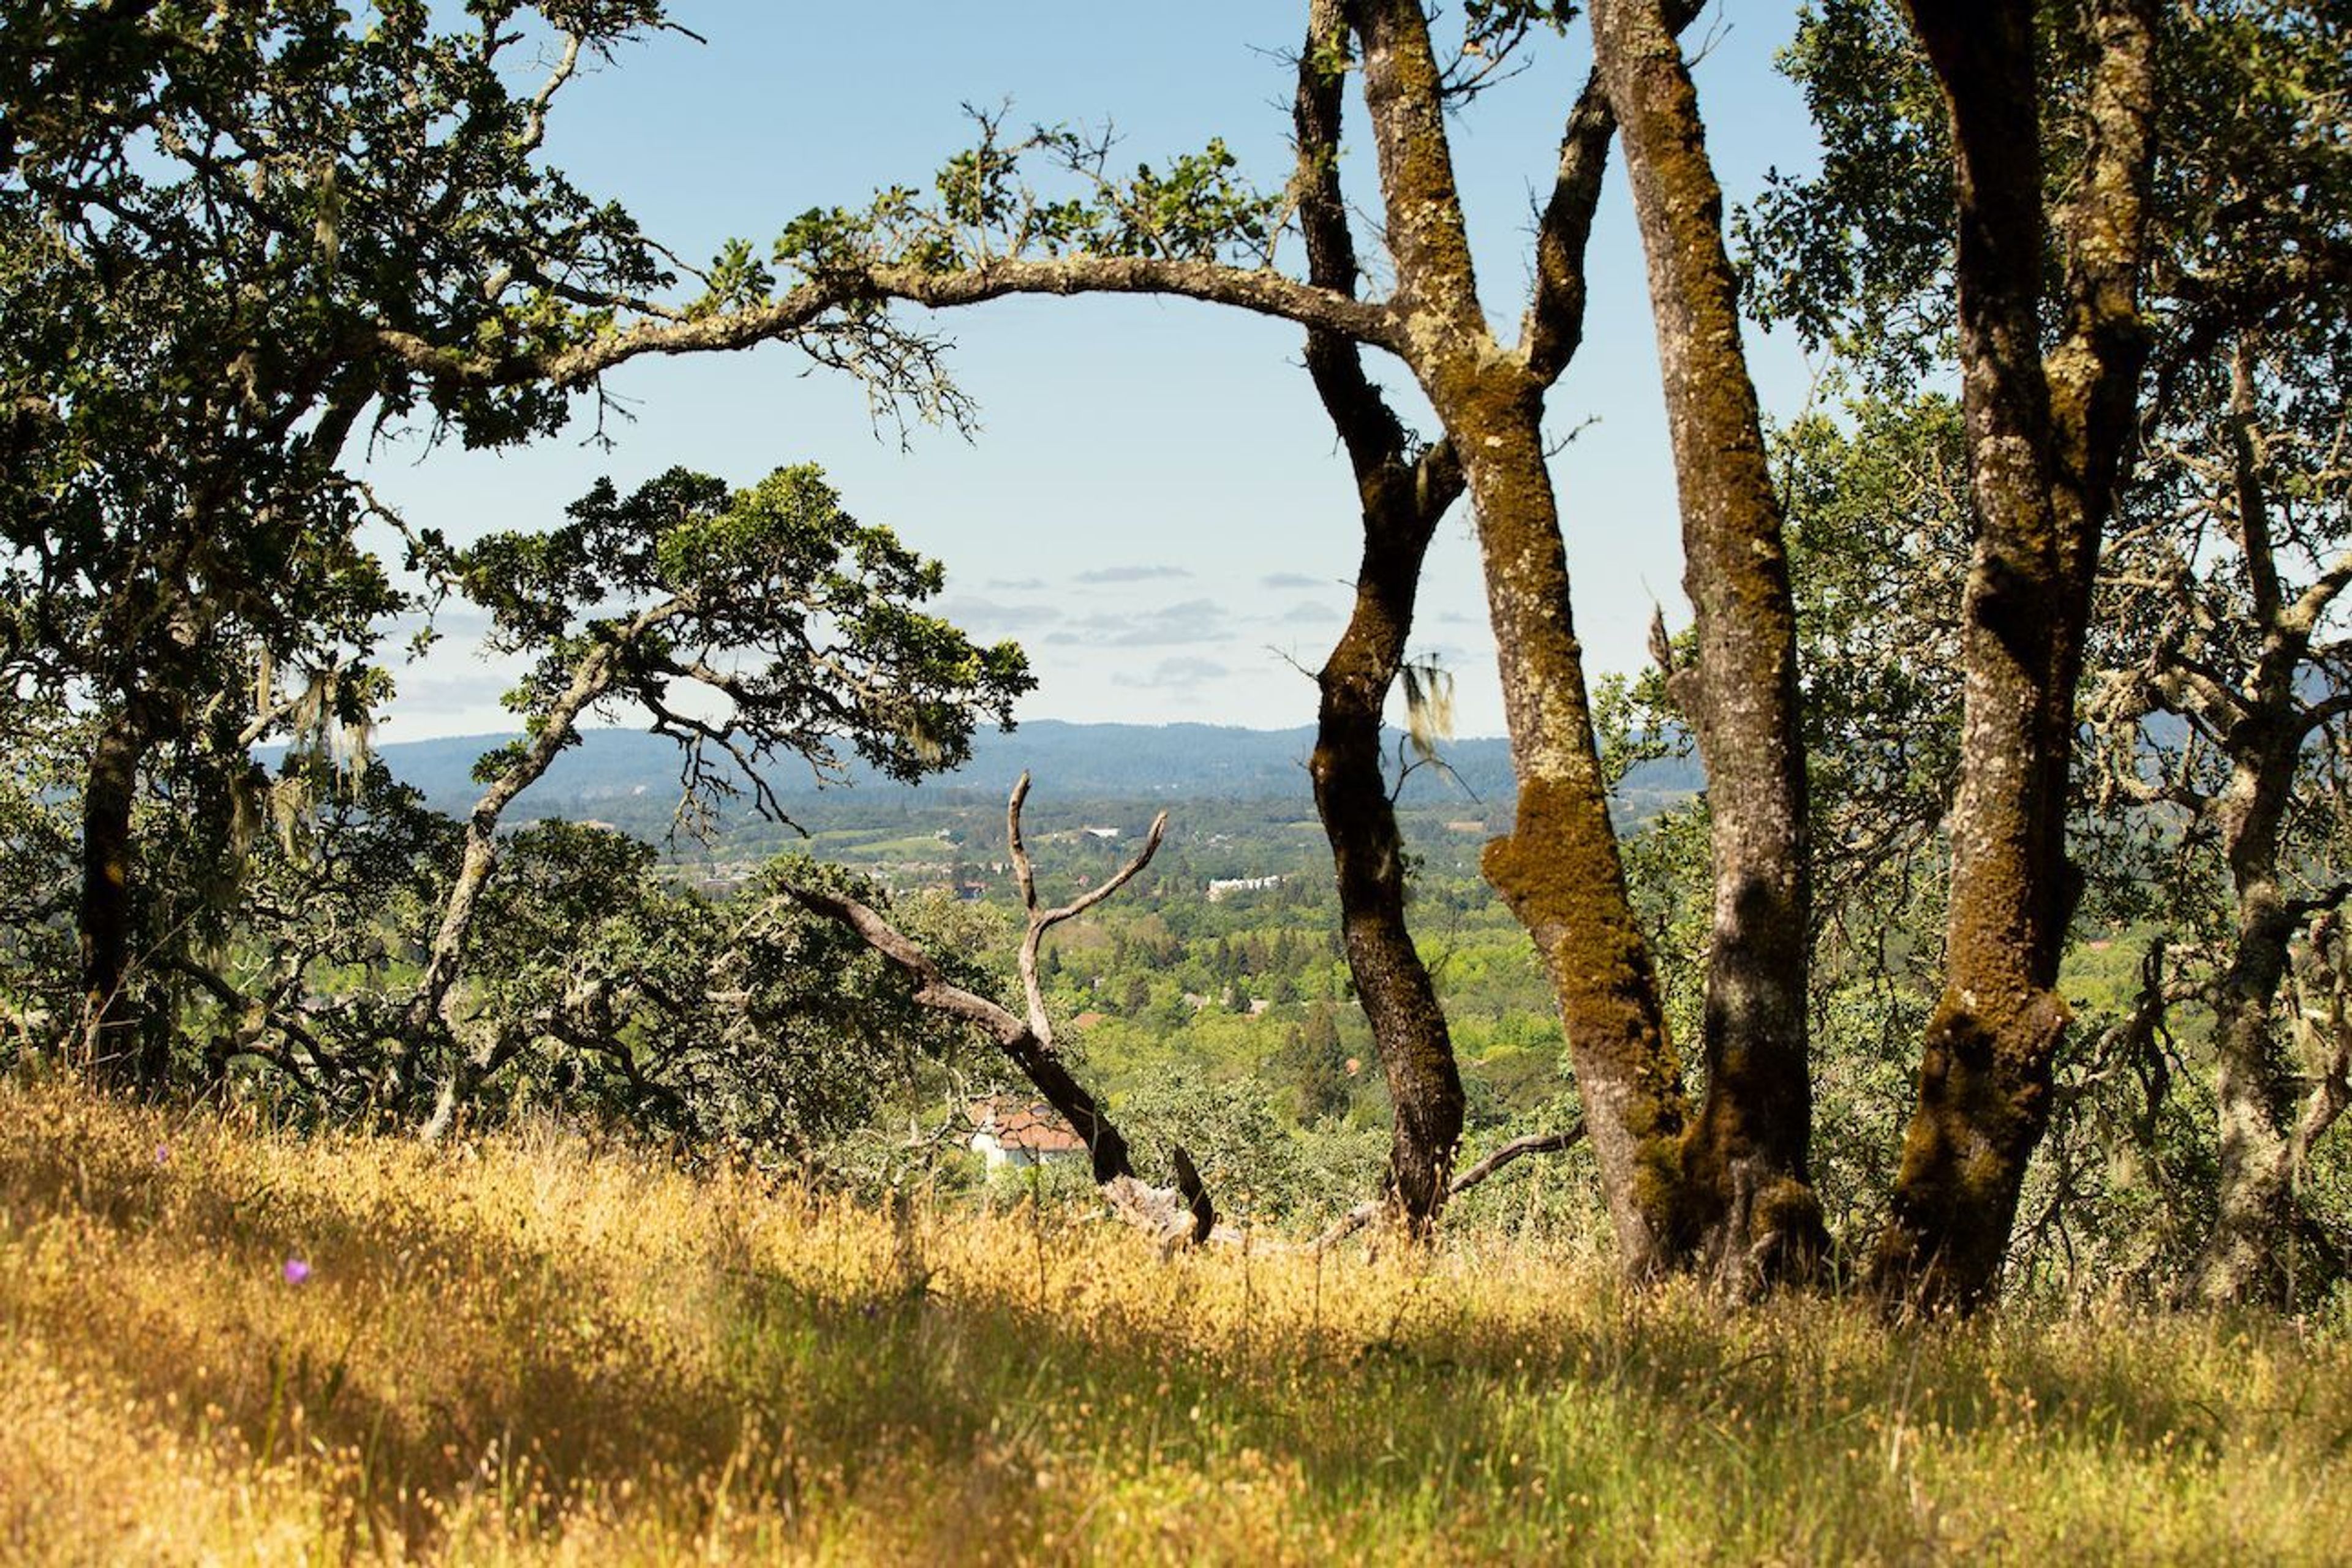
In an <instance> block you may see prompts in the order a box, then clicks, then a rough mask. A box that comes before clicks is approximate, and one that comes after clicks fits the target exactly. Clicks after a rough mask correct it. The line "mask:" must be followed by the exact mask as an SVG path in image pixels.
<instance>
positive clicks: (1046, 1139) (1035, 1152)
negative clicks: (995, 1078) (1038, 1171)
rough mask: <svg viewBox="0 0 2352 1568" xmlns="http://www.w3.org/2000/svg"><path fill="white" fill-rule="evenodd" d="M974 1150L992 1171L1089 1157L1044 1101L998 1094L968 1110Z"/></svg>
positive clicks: (979, 1101)
mask: <svg viewBox="0 0 2352 1568" xmlns="http://www.w3.org/2000/svg"><path fill="white" fill-rule="evenodd" d="M965 1113H966V1114H967V1115H969V1116H970V1117H971V1123H972V1134H971V1147H972V1148H973V1150H974V1151H975V1152H978V1153H979V1154H980V1155H981V1156H982V1158H984V1159H985V1160H987V1162H988V1168H989V1169H990V1170H992V1171H994V1170H998V1169H1003V1168H1012V1169H1020V1168H1022V1167H1024V1166H1029V1165H1053V1164H1060V1163H1063V1162H1065V1161H1076V1160H1082V1159H1084V1158H1086V1152H1087V1145H1086V1142H1085V1140H1083V1139H1081V1138H1080V1137H1079V1136H1078V1135H1077V1133H1076V1131H1073V1130H1072V1128H1071V1126H1070V1124H1069V1123H1068V1122H1066V1121H1063V1120H1062V1118H1061V1116H1060V1114H1059V1113H1058V1112H1056V1111H1055V1110H1054V1108H1053V1107H1052V1106H1050V1105H1048V1104H1046V1103H1045V1101H1044V1100H1020V1099H1016V1098H1014V1097H1013V1096H1011V1095H998V1096H996V1097H995V1098H993V1099H991V1100H974V1101H973V1102H972V1103H971V1105H969V1106H967V1107H965Z"/></svg>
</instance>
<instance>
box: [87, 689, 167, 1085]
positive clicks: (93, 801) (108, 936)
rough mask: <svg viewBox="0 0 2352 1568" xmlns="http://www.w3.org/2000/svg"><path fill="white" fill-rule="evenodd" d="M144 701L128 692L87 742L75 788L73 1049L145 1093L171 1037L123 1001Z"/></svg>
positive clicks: (161, 1070) (161, 1079) (160, 1070)
mask: <svg viewBox="0 0 2352 1568" xmlns="http://www.w3.org/2000/svg"><path fill="white" fill-rule="evenodd" d="M152 741H153V735H152V727H151V725H150V724H149V722H148V718H147V710H146V704H145V703H144V702H143V701H142V700H141V699H140V698H139V697H138V696H137V695H136V694H133V695H132V696H131V697H130V698H129V699H128V700H126V701H125V702H124V703H123V705H122V709H121V713H120V714H119V715H118V716H117V717H116V719H115V720H114V721H113V722H112V723H110V724H109V725H107V726H106V728H105V729H103V730H101V731H100V732H99V737H98V741H97V743H96V744H95V745H93V746H92V747H91V748H90V755H89V773H88V776H87V778H86V780H85V782H84V784H83V788H82V816H81V825H82V837H81V903H80V906H79V914H78V925H79V947H80V956H81V984H82V1018H81V1047H80V1050H81V1056H82V1059H83V1060H84V1061H85V1062H86V1063H87V1064H88V1065H89V1068H90V1069H91V1070H92V1071H94V1072H95V1073H97V1074H98V1075H99V1076H100V1077H101V1078H104V1079H110V1080H111V1081H113V1082H115V1083H117V1084H119V1085H121V1086H123V1087H126V1088H134V1089H143V1090H146V1091H148V1092H150V1093H152V1092H154V1091H156V1090H158V1089H162V1088H163V1086H164V1085H165V1083H166V1082H167V1081H168V1080H169V1079H170V1076H171V1065H172V1064H171V1043H170V1037H169V1036H168V1034H166V1033H165V1032H163V1031H161V1030H157V1029H152V1028H142V1026H141V1024H142V1019H141V1018H140V1016H139V1013H138V1009H136V1008H135V1007H134V1006H133V1005H131V995H130V985H131V942H132V927H133V923H134V921H133V915H132V909H131V852H132V840H131V810H132V806H133V804H134V803H135V801H136V800H137V798H138V790H139V767H140V764H141V763H142V761H143V760H144V759H145V757H146V754H147V750H148V748H149V746H150V745H151V744H152Z"/></svg>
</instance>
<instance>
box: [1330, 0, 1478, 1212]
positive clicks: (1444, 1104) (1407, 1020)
mask: <svg viewBox="0 0 2352 1568" xmlns="http://www.w3.org/2000/svg"><path fill="white" fill-rule="evenodd" d="M1338 26H1339V16H1338V6H1337V5H1336V4H1335V3H1333V0H1321V3H1319V4H1318V5H1315V6H1313V7H1311V8H1310V15H1309V19H1308V27H1307V47H1305V49H1304V50H1302V52H1301V56H1300V61H1299V71H1298V96H1297V105H1296V110H1295V113H1294V122H1295V126H1296V129H1297V141H1298V158H1299V163H1298V173H1297V177H1296V180H1295V182H1294V184H1293V190H1294V192H1295V193H1296V194H1297V198H1298V203H1299V213H1300V221H1301V226H1302V228H1303V229H1304V231H1305V235H1306V239H1307V271H1308V276H1309V277H1310V278H1311V279H1313V281H1314V282H1315V283H1317V284H1318V286H1320V287H1323V288H1327V289H1335V290H1337V291H1339V292H1342V293H1346V294H1350V295H1352V294H1353V293H1354V292H1355V291H1356V288H1357V284H1358V281H1359V277H1360V269H1359V268H1358V265H1357V258H1356V252H1355V243H1354V240H1353V238H1352V237H1351V236H1350V235H1349V229H1348V214H1347V208H1346V205H1345V203H1344V202H1343V201H1342V199H1341V196H1340V192H1339V165H1338V155H1339V123H1340V86H1341V82H1342V78H1341V77H1340V75H1339V73H1338V72H1337V71H1336V70H1334V69H1331V68H1328V66H1329V62H1328V60H1327V59H1324V58H1320V57H1319V56H1318V41H1320V40H1324V39H1328V37H1330V36H1331V35H1332V33H1333V31H1334V29H1335V28H1337V27H1338ZM1307 371H1308V374H1310V375H1312V377H1313V378H1314V382H1315V390H1316V393H1317V395H1318V396H1319V397H1320V398H1321V399H1322V402H1323V407H1324V411H1325V412H1326V413H1327V414H1328V416H1330V420H1331V424H1332V427H1333V428H1334V429H1335V430H1336V431H1337V432H1338V433H1339V438H1340V443H1341V445H1342V446H1343V447H1346V449H1347V453H1348V459H1349V466H1350V468H1351V469H1352V470H1353V472H1354V475H1355V479H1356V492H1357V500H1358V501H1359V504H1360V507H1361V510H1362V516H1363V531H1364V548H1363V558H1362V562H1361V564H1360V568H1359V570H1358V572H1357V575H1356V600H1355V606H1354V609H1353V611H1352V612H1351V614H1350V615H1349V619H1348V625H1347V627H1346V629H1345V630H1344V631H1343V632H1342V633H1341V634H1340V637H1339V642H1338V643H1337V644H1336V645H1335V646H1334V647H1332V650H1331V656H1330V658H1328V659H1327V660H1326V661H1325V662H1324V665H1323V668H1322V670H1321V671H1320V672H1319V674H1318V677H1317V686H1318V690H1319V693H1320V701H1319V704H1318V710H1317V728H1316V736H1315V754H1314V758H1313V761H1312V763H1311V764H1310V773H1311V774H1312V777H1313V779H1314V784H1315V806H1316V810H1317V812H1318V814H1319V815H1320V816H1321V817H1322V820H1323V831H1324V835H1325V837H1327V838H1328V840H1329V841H1330V845H1331V861H1332V867H1333V869H1334V871H1335V873H1336V875H1337V878H1338V882H1339V922H1340V931H1341V936H1342V939H1343V942H1344V947H1345V951H1346V953H1347V959H1348V970H1349V973H1350V974H1351V975H1352V976H1353V977H1354V979H1355V983H1356V995H1357V998H1358V1000H1359V1001H1360V1003H1361V1004H1362V1005H1363V1009H1364V1017H1365V1020H1366V1021H1367V1022H1368V1023H1369V1024H1370V1026H1371V1031H1372V1039H1373V1042H1374V1044H1375V1045H1376V1046H1377V1047H1378V1049H1379V1052H1380V1059H1381V1072H1382V1075H1383V1077H1384V1078H1385V1079H1386V1081H1387V1085H1388V1091H1389V1102H1390V1105H1391V1108H1392V1110H1393V1113H1394V1120H1393V1122H1392V1124H1391V1134H1390V1145H1389V1165H1388V1176H1387V1180H1386V1184H1385V1198H1386V1202H1387V1204H1388V1206H1389V1207H1390V1208H1391V1211H1392V1212H1393V1213H1394V1215H1396V1217H1397V1218H1398V1219H1399V1220H1400V1221H1402V1225H1403V1226H1404V1228H1405V1230H1406V1231H1407V1233H1408V1234H1411V1235H1413V1236H1415V1237H1423V1236H1426V1235H1427V1234H1428V1232H1429V1229H1430V1227H1431V1226H1432V1225H1433V1222H1434V1221H1435V1220H1436V1217H1437V1214H1438V1211H1439V1209H1440V1208H1441V1207H1442V1206H1443V1205H1444V1202H1445V1197H1446V1192H1447V1185H1448V1181H1449V1178H1450V1176H1451V1174H1452V1171H1453V1164H1454V1149H1455V1146H1456V1145H1457V1143H1458V1142H1460V1140H1461V1137H1462V1120H1463V1093H1462V1075H1461V1071H1460V1068H1458V1066H1457V1065H1456V1063H1455V1061H1454V1042H1453V1038H1452V1036H1451V1035H1450V1033H1449V1032H1448V1030H1447V1028H1446V1023H1445V1012H1444V1008H1443V1007H1442V1006H1441V1005H1439V1003H1438V1000H1437V989H1436V986H1435V984H1433V982H1432V980H1431V978H1430V973H1429V969H1428V966H1427V965H1425V964H1424V963H1423V962H1422V959H1421V952H1420V950H1419V949H1418V948H1417V947H1416V946H1415V945H1414V943H1413V940H1412V930H1411V928H1410V926H1409V925H1408V924H1407V923H1406V920H1405V883H1404V836H1403V834H1402V831H1401V830H1400V829H1399V827H1398V826H1397V818H1396V811H1395V809H1394V807H1393V805H1392V804H1391V798H1390V795H1389V785H1388V779H1387V775H1386V773H1385V771H1384V768H1383V761H1384V758H1383V754H1382V748H1381V721H1382V716H1383V713H1384V710H1385V709H1386V707H1387V703H1388V697H1389V693H1390V691H1391V689H1393V688H1394V686H1395V684H1396V679H1397V674H1398V672H1399V670H1401V669H1402V668H1403V665H1404V658H1405V652H1406V641H1407V639H1408V638H1409V637H1411V636H1412V618H1413V608H1414V603H1415V600H1416V598H1417V597H1418V595H1419V593H1420V588H1421V569H1422V563H1423V560H1424V558H1425V557H1426V556H1427V555H1428V552H1429V544H1430V541H1431V539H1432V538H1433V537H1434V535H1435V534H1436V531H1437V523H1438V520H1439V519H1440V518H1442V517H1444V514H1445V512H1446V510H1447V509H1448V508H1450V507H1451V506H1452V505H1453V504H1454V501H1455V500H1458V499H1459V498H1460V496H1461V494H1462V489H1463V479H1462V470H1461V467H1460V465H1458V464H1457V463H1455V462H1454V460H1453V455H1452V448H1451V447H1449V446H1448V445H1446V444H1445V443H1443V442H1440V443H1439V444H1438V445H1436V446H1434V447H1429V448H1427V449H1426V450H1424V451H1423V453H1422V455H1421V456H1420V457H1419V458H1414V457H1413V456H1412V454H1411V451H1410V448H1409V443H1408V439H1407V437H1406V433H1405V429H1404V426H1403V425H1402V423H1401V422H1400V421H1399V420H1398V419H1397V417H1396V415H1395V413H1394V411H1393V410H1391V407H1390V406H1389V404H1388V401H1387V399H1386V398H1384V397H1383V396H1382V395H1381V392H1380V389H1379V387H1378V386H1376V385H1375V384H1373V383H1372V381H1371V378H1370V376H1368V375H1366V374H1365V373H1364V367H1363V358H1362V354H1361V353H1360V350H1359V349H1358V347H1357V346H1356V344H1355V343H1354V342H1350V341H1349V340H1348V339H1346V338H1343V337H1340V336H1339V335H1338V334H1336V333H1333V332H1328V331H1314V332H1310V333H1308V335H1307Z"/></svg>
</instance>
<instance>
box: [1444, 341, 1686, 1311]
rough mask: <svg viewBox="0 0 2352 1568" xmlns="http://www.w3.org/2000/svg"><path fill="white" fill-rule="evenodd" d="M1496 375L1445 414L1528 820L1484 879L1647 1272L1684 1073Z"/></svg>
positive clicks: (1555, 525) (1621, 1221)
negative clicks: (1538, 960)
mask: <svg viewBox="0 0 2352 1568" xmlns="http://www.w3.org/2000/svg"><path fill="white" fill-rule="evenodd" d="M1496 380H1497V382H1498V383H1499V384H1488V385H1486V386H1481V387H1478V388H1475V389H1474V390H1473V391H1471V392H1470V393H1468V394H1467V395H1460V394H1457V395H1456V396H1460V397H1462V401H1461V402H1456V403H1454V406H1452V407H1450V408H1449V407H1447V406H1445V405H1440V409H1439V412H1440V413H1441V414H1442V415H1444V416H1445V418H1446V424H1447V426H1448V428H1450V429H1454V430H1458V431H1465V432H1476V433H1477V434H1476V435H1475V437H1472V444H1471V445H1470V446H1467V447H1465V448H1464V451H1463V460H1464V468H1465V470H1466V472H1467V474H1468V476H1469V480H1470V493H1471V498H1472V500H1473V501H1474V502H1475V505H1476V507H1477V510H1478V535H1479V542H1480V544H1481V546H1482V548H1483V549H1484V552H1485V554H1486V602H1487V611H1488V616H1489V617H1490V619H1491V620H1492V622H1493V625H1494V630H1495V642H1496V662H1497V664H1498V665H1499V667H1500V670H1501V674H1502V680H1503V700H1504V710H1505V714H1506V716H1507V722H1508V724H1509V728H1510V734H1511V755H1512V761H1513V763H1514V765H1515V767H1516V769H1517V773H1518V787H1519V796H1518V810H1517V818H1516V820H1515V821H1514V823H1513V826H1512V829H1511V833H1510V835H1509V836H1508V837H1504V838H1498V839H1496V840H1495V841H1494V842H1493V843H1491V844H1489V845H1487V847H1486V857H1485V869H1486V879H1487V880H1488V881H1489V882H1491V883H1493V884H1494V886H1495V889H1496V891H1497V892H1499V893H1501V894H1502V895H1503V898H1504V900H1505V901H1506V902H1507V903H1508V904H1509V906H1510V908H1511V912H1512V913H1513V914H1514V915H1515V916H1517V919H1518V921H1519V923H1520V924H1521V925H1523V926H1525V927H1526V928H1527V930H1528V935H1530V936H1531V937H1533V938H1534V939H1535V944H1536V949H1537V951H1538V952H1539V953H1541V954H1542V956H1543V960H1544V964H1545V967H1546V969H1547V970H1548V971H1549V974H1550V977H1551V982H1552V989H1553V991H1554V993H1555V994H1557V995H1558V997H1559V1010H1560V1021H1561V1024H1562V1025H1563V1026H1564V1027H1565V1029H1566V1031H1567V1036H1568V1049H1569V1057H1570V1062H1571V1063H1572V1065H1573V1066H1574V1068H1575V1071H1576V1081H1577V1089H1578V1090H1579V1092H1580V1094H1581V1095H1582V1097H1583V1100H1584V1108H1585V1124H1586V1126H1587V1128H1588V1129H1589V1135H1590V1136H1591V1141H1592V1149H1593V1153H1594V1156H1595V1157H1596V1159H1597V1161H1598V1163H1599V1164H1600V1169H1601V1194H1602V1196H1603V1198H1604V1199H1605V1200H1606V1202H1607V1204H1608V1206H1609V1214H1610V1218H1611V1221H1612V1224H1613V1225H1614V1226H1615V1228H1616V1233H1617V1250H1618V1258H1619V1260H1620V1261H1621V1263H1622V1265H1623V1266H1624V1268H1625V1270H1626V1272H1627V1273H1628V1274H1629V1275H1630V1276H1632V1277H1633V1278H1635V1279H1647V1278H1651V1277H1654V1276H1655V1275H1657V1274H1660V1273H1662V1272H1664V1271H1665V1270H1667V1269H1669V1268H1675V1267H1676V1266H1678V1265H1679V1264H1680V1263H1681V1262H1682V1260H1683V1259H1684V1258H1685V1256H1686V1254H1687V1252H1688V1249H1689V1245H1690V1241H1691V1236H1690V1227H1689V1226H1688V1224H1687V1216H1686V1215H1685V1212H1684V1207H1683V1198H1684V1189H1683V1180H1682V1150H1683V1143H1684V1136H1685V1122H1686V1120H1687V1118H1686V1113H1685V1100H1684V1094H1683V1082H1682V1068H1681V1064H1680V1062H1679V1061H1678V1060H1677V1059H1676V1058H1675V1053H1674V1048H1673V1047H1672V1045H1671V1044H1670V1043H1669V1042H1668V1040H1667V1037H1666V1029H1665V1020H1664V1016H1663V1015H1662V1013H1661V1012H1660V1010H1659V1006H1658V987H1657V978H1656V974H1655V973H1654V969H1653V967H1652V964H1651V962H1650V953H1649V949H1648V947H1647V945H1646V944H1645V943H1644V942H1643V938H1642V932H1641V929H1640V927H1639V926H1638V925H1637V924H1636V923H1635V921H1634V918H1633V905H1632V901H1631V900H1630V899H1629V898H1628V896H1627V892H1626V886H1625V870H1624V865H1623V862H1622V859H1621V858H1620V857H1619V854H1618V849H1617V837H1616V834H1615V832H1614V830H1613V829H1612V826H1611V824H1610V820H1609V800H1608V794H1607V791H1606V790H1605V789H1604V787H1603V785H1602V783H1601V759H1600V757H1599V755H1598V753H1597V752H1596V751H1595V749H1594V745H1593V739H1592V721H1591V711H1590V710H1589V709H1588V707H1587V704H1586V700H1585V685H1584V668H1583V658H1582V650H1581V649H1580V647H1578V645H1577V641H1576V634H1575V628H1574V626H1573V625H1572V623H1571V621H1570V615H1569V596H1568V591H1569V584H1568V561H1567V556H1566V553H1565V552H1564V550H1563V549H1562V547H1561V543H1560V535H1559V515H1558V512H1557V510H1555V503H1554V500H1553V497H1552V492H1551V482H1550V477H1549V474H1548V473H1547V471H1546V469H1545V467H1544V461H1543V436H1542V431H1541V429H1540V427H1539V426H1538V405H1537V404H1536V402H1535V400H1534V398H1533V397H1532V396H1531V395H1528V393H1527V391H1526V389H1525V386H1524V384H1521V385H1516V386H1515V385H1514V384H1512V383H1511V381H1510V380H1509V379H1507V375H1498V376H1497V378H1496ZM1449 401H1450V402H1451V401H1453V399H1451V398H1449Z"/></svg>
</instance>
